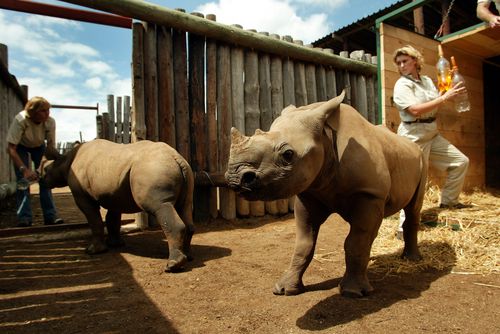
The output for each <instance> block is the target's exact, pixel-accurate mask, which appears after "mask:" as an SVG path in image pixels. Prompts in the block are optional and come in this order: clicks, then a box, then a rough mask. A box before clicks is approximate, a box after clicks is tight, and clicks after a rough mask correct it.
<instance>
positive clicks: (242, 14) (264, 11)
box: [196, 0, 330, 44]
mask: <svg viewBox="0 0 500 334" xmlns="http://www.w3.org/2000/svg"><path fill="white" fill-rule="evenodd" d="M196 11H199V12H202V13H204V14H205V15H206V14H215V15H216V17H217V22H220V23H224V24H239V25H241V26H243V29H256V30H257V31H266V32H269V33H271V34H278V35H280V36H282V35H290V36H292V37H293V38H294V39H296V40H302V41H303V42H304V43H306V44H307V43H311V42H313V41H315V40H317V39H318V38H319V37H320V36H324V35H326V34H327V33H328V32H329V31H330V27H329V25H328V22H327V15H326V14H324V13H318V14H314V15H310V16H308V17H304V18H303V17H300V16H299V15H298V14H297V8H296V7H295V6H293V5H292V3H291V2H290V1H282V0H253V1H246V0H220V1H219V2H210V3H207V4H204V5H202V6H200V7H198V8H197V9H196Z"/></svg>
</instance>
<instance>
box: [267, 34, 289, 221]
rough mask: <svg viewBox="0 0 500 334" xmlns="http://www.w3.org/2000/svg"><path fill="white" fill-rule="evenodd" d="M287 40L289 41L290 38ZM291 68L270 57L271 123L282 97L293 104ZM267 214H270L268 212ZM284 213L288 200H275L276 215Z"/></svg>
mask: <svg viewBox="0 0 500 334" xmlns="http://www.w3.org/2000/svg"><path fill="white" fill-rule="evenodd" d="M271 37H273V38H277V39H278V38H279V36H278V35H275V34H273V35H271ZM285 38H287V37H284V39H285ZM289 38H290V39H291V37H289ZM285 40H286V39H285ZM288 41H290V40H288ZM293 66H294V65H293V62H292V61H291V60H290V59H288V58H285V60H284V61H282V59H281V57H277V56H274V55H273V56H271V108H272V116H273V117H272V120H273V121H274V120H275V119H276V118H278V117H279V116H280V114H281V111H282V110H283V104H284V95H286V96H287V99H286V100H287V102H290V101H294V103H295V98H294V86H295V85H294V78H293ZM284 78H286V79H284ZM285 92H287V93H285ZM269 213H272V212H271V211H270V212H269ZM286 213H288V200H286V199H281V200H277V201H276V214H281V215H283V214H286Z"/></svg>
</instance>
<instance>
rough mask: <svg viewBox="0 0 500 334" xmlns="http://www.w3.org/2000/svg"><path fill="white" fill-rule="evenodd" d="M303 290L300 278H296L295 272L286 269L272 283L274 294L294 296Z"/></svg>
mask: <svg viewBox="0 0 500 334" xmlns="http://www.w3.org/2000/svg"><path fill="white" fill-rule="evenodd" d="M304 291H305V288H304V284H303V283H302V280H300V279H299V278H297V275H296V273H293V272H289V271H287V272H286V273H285V274H284V275H283V276H282V277H281V278H280V280H279V281H278V282H276V284H275V285H274V288H273V293H274V294H275V295H285V296H295V295H298V294H301V293H302V292H304Z"/></svg>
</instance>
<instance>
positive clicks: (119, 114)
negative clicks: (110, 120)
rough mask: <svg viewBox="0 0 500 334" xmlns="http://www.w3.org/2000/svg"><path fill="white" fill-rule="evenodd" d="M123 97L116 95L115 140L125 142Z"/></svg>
mask: <svg viewBox="0 0 500 334" xmlns="http://www.w3.org/2000/svg"><path fill="white" fill-rule="evenodd" d="M122 133H123V122H122V97H121V96H117V97H116V134H115V142H117V143H123V135H122Z"/></svg>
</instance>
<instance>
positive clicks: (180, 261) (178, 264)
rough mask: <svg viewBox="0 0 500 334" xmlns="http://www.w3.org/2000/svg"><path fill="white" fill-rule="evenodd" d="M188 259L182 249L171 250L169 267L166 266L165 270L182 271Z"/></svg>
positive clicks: (168, 271) (169, 271)
mask: <svg viewBox="0 0 500 334" xmlns="http://www.w3.org/2000/svg"><path fill="white" fill-rule="evenodd" d="M187 260H188V257H187V256H186V255H184V254H183V253H182V252H181V251H179V250H174V251H171V253H170V255H169V257H168V260H167V267H166V268H165V272H167V273H175V272H179V271H181V270H182V269H183V267H184V264H185V263H186V262H187Z"/></svg>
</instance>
